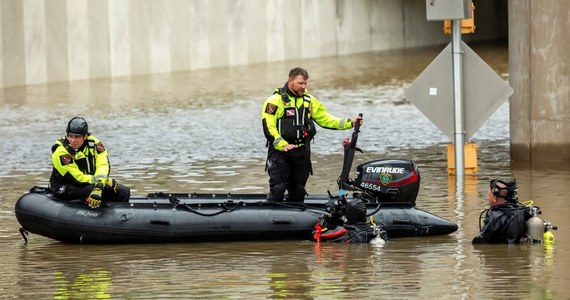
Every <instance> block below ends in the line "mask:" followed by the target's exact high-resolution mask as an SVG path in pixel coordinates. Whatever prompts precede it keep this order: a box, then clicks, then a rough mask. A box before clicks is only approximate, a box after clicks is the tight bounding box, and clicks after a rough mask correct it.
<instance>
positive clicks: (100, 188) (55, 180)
mask: <svg viewBox="0 0 570 300" xmlns="http://www.w3.org/2000/svg"><path fill="white" fill-rule="evenodd" d="M66 132H67V134H66V136H64V137H62V138H60V139H58V140H57V141H56V142H55V145H53V146H52V149H51V150H52V162H53V171H52V174H51V176H50V189H51V192H52V193H53V195H54V196H55V197H56V198H59V199H63V200H74V199H86V202H87V205H89V207H91V208H97V207H99V206H101V200H103V199H104V200H109V201H125V202H126V201H129V197H130V189H129V188H128V187H126V186H124V185H122V184H118V183H117V181H115V179H111V178H110V177H109V172H110V170H111V166H110V164H109V159H108V157H107V150H106V149H105V146H103V143H101V141H99V140H98V139H97V138H95V137H94V136H92V135H91V134H90V133H89V130H88V125H87V121H85V119H84V118H82V117H74V118H72V119H71V120H70V121H69V123H68V124H67V130H66Z"/></svg>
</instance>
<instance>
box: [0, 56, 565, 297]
mask: <svg viewBox="0 0 570 300" xmlns="http://www.w3.org/2000/svg"><path fill="white" fill-rule="evenodd" d="M472 48H473V49H475V51H476V52H477V53H478V54H479V55H480V56H481V57H482V58H483V59H485V60H486V61H487V62H488V63H489V64H491V66H492V67H493V68H494V69H495V70H496V71H497V72H498V73H499V74H501V75H503V77H504V78H506V77H507V76H508V74H506V73H507V72H508V70H507V63H508V59H507V55H506V53H507V51H506V46H505V45H484V46H481V47H477V46H473V47H472ZM439 51H441V49H439V48H434V49H420V50H414V51H405V52H386V53H367V54H359V55H354V56H349V57H337V58H321V59H314V60H307V61H300V62H282V63H275V64H271V65H267V64H259V65H254V66H244V67H235V68H227V69H213V70H202V71H196V72H188V73H176V74H168V75H157V76H140V77H131V78H122V79H116V80H105V79H101V80H91V81H82V82H73V83H69V84H68V83H66V84H52V85H40V86H28V87H18V88H10V89H4V90H1V93H0V114H2V118H0V141H2V143H0V157H2V168H0V180H1V183H2V184H1V185H0V243H1V244H2V246H4V247H2V249H3V250H0V253H1V254H2V255H0V267H1V268H2V269H3V270H5V272H3V273H2V274H0V279H1V280H0V290H2V291H3V294H4V295H7V297H14V298H27V299H30V298H50V297H55V298H90V297H95V296H101V297H103V298H104V297H107V296H109V295H110V297H111V298H136V299H144V298H149V299H156V298H161V299H165V298H173V299H180V298H200V299H203V298H214V299H219V298H247V299H266V298H300V299H322V298H344V299H346V298H374V299H378V298H382V299H416V298H436V299H442V298H444V299H445V298H447V299H458V298H459V299H469V298H475V299H477V298H507V297H508V298H533V299H536V298H564V297H566V295H567V294H568V293H569V292H570V284H569V283H570V275H569V274H568V272H566V269H565V266H567V265H568V264H570V261H568V257H570V251H569V250H568V249H570V246H569V245H570V241H569V240H568V235H566V234H564V230H565V229H564V228H568V226H569V225H570V224H569V223H568V221H567V216H568V215H569V214H570V202H569V201H567V199H566V198H567V195H568V194H570V187H569V186H568V184H567V183H568V182H570V172H568V165H560V164H558V165H544V164H542V165H525V164H522V165H520V164H511V162H510V157H509V126H508V124H509V120H508V115H509V113H508V104H505V105H503V106H501V107H500V108H499V110H498V111H497V112H496V113H495V114H494V115H493V116H492V117H491V119H490V120H489V121H487V122H486V123H485V124H484V125H483V126H482V128H481V129H480V130H479V131H478V132H477V133H475V135H474V136H473V137H472V140H473V142H475V143H477V146H478V149H479V152H478V163H479V173H478V174H476V175H474V176H467V177H466V179H465V186H464V188H463V190H462V191H458V190H457V189H456V186H455V181H454V179H453V177H449V176H447V162H446V144H447V143H448V142H450V141H448V140H447V137H446V136H444V135H443V134H441V133H440V132H439V131H438V129H437V128H436V127H435V126H434V125H433V124H431V123H430V122H429V120H427V118H425V117H424V116H423V115H422V114H421V113H420V112H419V111H418V110H417V109H415V108H414V107H413V106H412V105H411V104H410V103H409V102H408V101H407V100H406V99H404V97H403V94H404V93H403V92H404V89H405V88H406V87H407V86H408V85H409V84H410V83H411V82H412V81H413V79H415V77H416V76H417V75H418V74H419V73H420V72H421V71H422V70H423V69H424V68H425V67H426V66H427V65H428V64H429V62H430V61H431V60H432V59H433V58H434V57H435V55H437V53H439ZM292 64H301V65H302V66H303V67H305V68H307V69H308V70H309V72H310V73H311V81H310V86H309V88H310V90H311V92H312V93H313V94H314V95H316V96H317V97H318V98H319V99H321V100H322V101H323V102H324V103H325V104H326V105H327V108H328V109H329V111H331V112H332V113H335V114H338V115H342V114H347V115H353V114H355V113H358V112H363V113H364V117H365V119H366V123H365V126H364V127H363V128H362V132H361V134H360V136H359V146H360V148H362V149H363V150H364V154H358V155H357V156H356V157H355V162H354V164H353V166H354V167H355V166H357V165H358V164H361V163H364V162H366V161H370V160H376V159H381V158H407V159H414V160H416V162H417V164H418V167H419V168H420V172H421V175H422V183H421V188H420V192H419V196H418V201H417V203H418V207H420V208H422V209H425V210H427V211H430V212H432V213H435V214H437V215H440V216H442V217H444V218H447V219H450V220H452V221H454V222H456V223H458V224H459V230H458V231H457V232H456V233H454V234H452V235H449V236H443V237H430V238H425V239H424V238H411V239H396V240H393V241H392V242H390V243H388V244H386V245H384V246H382V247H378V246H375V245H358V246H355V245H344V244H321V245H315V244H314V243H312V242H309V241H293V242H267V243H266V242H255V243H249V242H247V243H246V242H236V243H196V244H169V245H146V244H145V245H73V244H71V245H70V244H62V243H59V242H55V241H51V240H49V239H46V238H42V237H38V236H35V235H32V236H31V237H30V242H29V243H28V244H27V245H24V244H23V240H22V238H21V236H20V234H19V233H18V231H17V229H18V228H19V225H18V223H17V221H16V219H15V217H14V212H13V209H14V203H15V201H16V199H17V198H18V197H19V196H20V195H21V194H23V193H24V192H25V191H27V190H28V189H29V188H31V187H32V186H33V185H42V186H46V185H47V180H48V178H49V173H50V172H51V161H50V155H51V153H50V148H51V146H52V144H53V142H54V141H55V139H57V138H58V137H59V136H61V135H63V133H64V130H65V126H66V124H67V121H68V120H69V118H71V117H72V116H75V115H84V116H86V118H87V119H88V121H89V122H90V129H91V131H93V133H94V134H95V135H96V136H97V137H98V138H100V139H101V140H102V141H103V142H104V143H105V146H106V148H107V149H108V150H109V152H110V159H111V163H112V166H113V174H114V175H113V176H114V177H117V179H118V180H119V181H120V182H122V183H125V184H127V185H129V186H130V187H132V191H133V193H134V194H138V195H140V194H146V193H154V192H158V191H169V192H198V193H200V192H222V191H223V192H232V193H236V192H252V193H265V192H266V189H267V180H268V178H267V175H266V174H265V173H264V171H263V169H264V159H265V154H266V152H265V151H266V148H265V147H264V145H265V141H264V140H263V139H264V137H263V134H262V132H261V124H260V120H259V117H260V111H259V110H260V109H261V104H262V101H263V99H265V97H267V96H268V95H269V94H270V93H271V92H272V90H273V89H274V88H275V87H278V86H281V85H282V84H283V82H284V81H285V78H284V77H285V75H286V74H287V72H288V70H289V69H290V67H291V65H292ZM348 135H349V133H347V132H338V131H327V130H320V131H319V133H318V134H317V136H316V141H315V144H314V147H313V149H314V155H313V157H312V158H313V167H314V171H315V174H314V176H312V177H311V178H310V179H309V185H308V187H307V189H308V192H309V193H310V194H325V193H326V191H327V190H330V191H334V190H335V189H336V188H337V186H336V184H335V182H336V179H337V177H338V176H339V174H340V170H341V163H342V147H341V143H342V140H343V138H344V137H345V136H348ZM493 177H515V178H517V181H518V182H519V197H520V198H521V200H523V201H524V200H528V199H532V200H534V204H535V205H538V206H540V207H541V208H542V210H543V212H544V213H543V215H542V217H544V218H545V219H547V220H548V221H551V222H552V223H553V224H555V225H558V226H559V227H560V228H561V229H560V230H559V231H556V232H554V234H555V235H556V243H555V245H554V249H544V248H543V247H542V246H540V245H539V246H530V245H523V246H522V247H513V248H509V247H502V246H499V247H487V248H474V247H473V246H472V245H471V239H472V237H473V235H475V234H476V233H477V232H478V225H477V220H478V217H479V214H480V212H481V211H482V210H483V209H485V208H486V206H487V202H486V201H485V193H486V189H487V187H488V183H489V180H490V179H491V178H493ZM91 283H93V285H91ZM507 284H512V285H507ZM505 285H506V286H505ZM497 287H499V288H497ZM84 292H85V293H84Z"/></svg>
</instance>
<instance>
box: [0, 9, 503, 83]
mask: <svg viewBox="0 0 570 300" xmlns="http://www.w3.org/2000/svg"><path fill="white" fill-rule="evenodd" d="M484 2H488V1H484ZM485 6H486V7H487V8H485ZM489 7H490V10H491V12H490V13H491V14H492V13H493V12H492V10H493V8H492V5H483V4H482V6H481V8H480V9H481V10H479V9H478V10H477V11H476V13H479V11H481V12H484V13H489ZM486 11H487V12H486ZM476 15H477V14H476ZM0 18H1V21H0V27H1V28H0V36H1V38H2V43H1V44H0V54H1V57H2V60H1V61H0V88H4V87H10V86H18V85H29V84H41V83H46V82H57V81H68V80H82V79H90V78H100V77H118V76H130V75H137V74H150V73H165V72H176V71H185V70H195V69H203V68H215V67H224V66H233V65H244V64H253V63H261V62H271V61H280V60H292V59H302V58H312V57H319V56H331V55H346V54H353V53H360V52H368V51H381V50H389V49H400V48H410V47H422V46H431V45H437V44H444V43H447V42H449V39H450V38H449V36H445V35H443V34H442V29H441V28H442V23H441V22H427V21H426V14H425V2H424V1H418V0H215V1H210V0H192V1H190V0H112V1H111V0H45V1H44V0H0ZM493 18H494V17H493ZM482 22H483V23H482V24H484V23H485V22H489V21H488V20H485V18H483V19H482ZM489 24H491V23H489ZM485 27H486V26H485V25H483V26H482V27H481V28H482V29H481V33H480V34H479V33H478V34H477V35H475V36H470V37H467V40H469V39H492V38H496V37H497V35H498V33H497V30H496V28H493V27H494V26H491V27H489V26H487V27H489V28H491V29H490V30H489V29H488V30H485Z"/></svg>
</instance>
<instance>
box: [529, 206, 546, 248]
mask: <svg viewBox="0 0 570 300" xmlns="http://www.w3.org/2000/svg"><path fill="white" fill-rule="evenodd" d="M530 209H531V215H532V217H531V218H530V219H528V220H527V221H526V234H527V236H528V238H529V240H530V241H531V242H533V243H538V244H540V243H542V241H543V239H544V234H545V233H546V232H545V230H544V229H545V227H544V221H543V220H542V219H541V218H539V217H538V208H537V207H531V208H530Z"/></svg>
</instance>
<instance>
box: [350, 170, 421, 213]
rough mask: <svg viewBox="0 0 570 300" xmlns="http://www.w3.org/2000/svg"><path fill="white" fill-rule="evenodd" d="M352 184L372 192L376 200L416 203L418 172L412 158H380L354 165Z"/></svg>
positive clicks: (418, 181) (418, 187)
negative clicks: (354, 176) (355, 175)
mask: <svg viewBox="0 0 570 300" xmlns="http://www.w3.org/2000/svg"><path fill="white" fill-rule="evenodd" d="M356 171H357V177H356V180H355V181H354V186H355V187H357V188H358V189H361V190H365V191H367V192H369V193H370V194H372V196H374V197H375V198H376V201H378V202H410V203H412V205H414V206H415V205H416V197H417V196H418V191H419V189H420V172H419V170H418V168H417V166H416V163H415V162H414V161H413V160H405V159H381V160H376V161H371V162H367V163H364V164H361V165H359V166H358V167H356Z"/></svg>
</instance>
